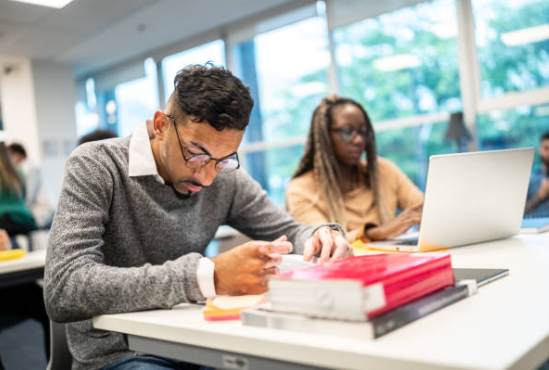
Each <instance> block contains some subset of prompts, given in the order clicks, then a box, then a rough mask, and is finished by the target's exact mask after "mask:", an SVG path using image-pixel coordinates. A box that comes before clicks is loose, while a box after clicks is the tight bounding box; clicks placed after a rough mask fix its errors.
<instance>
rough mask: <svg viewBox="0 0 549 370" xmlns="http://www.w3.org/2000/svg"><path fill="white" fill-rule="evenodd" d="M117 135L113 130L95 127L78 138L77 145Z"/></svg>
mask: <svg viewBox="0 0 549 370" xmlns="http://www.w3.org/2000/svg"><path fill="white" fill-rule="evenodd" d="M115 137H118V135H116V134H115V133H114V132H112V131H111V130H101V129H97V130H95V131H92V132H90V133H89V134H87V135H84V136H82V137H81V138H80V139H79V140H78V145H82V144H84V143H89V142H91V141H99V140H105V139H112V138H115Z"/></svg>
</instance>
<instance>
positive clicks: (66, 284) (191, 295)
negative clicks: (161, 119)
mask: <svg viewBox="0 0 549 370" xmlns="http://www.w3.org/2000/svg"><path fill="white" fill-rule="evenodd" d="M88 154H89V153H88V152H86V151H85V150H84V151H83V150H81V149H80V148H77V150H75V153H73V155H72V156H71V157H70V158H69V160H68V162H67V165H66V172H65V179H64V183H63V187H62V190H61V196H60V199H59V204H58V209H57V212H56V215H55V219H54V221H53V225H52V228H51V232H50V238H49V245H48V251H47V258H46V267H45V277H44V300H45V304H46V309H47V311H48V315H49V317H50V318H51V319H52V320H54V321H58V322H71V321H79V320H84V319H88V318H91V317H93V316H96V315H100V314H110V313H120V312H131V311H137V310H145V309H152V308H169V307H171V306H173V305H175V304H177V303H180V302H185V301H196V300H200V299H203V298H204V297H203V296H202V294H201V293H200V289H199V287H198V283H197V278H196V269H197V264H198V260H199V258H200V257H201V256H200V254H198V253H190V254H187V255H184V256H182V257H180V258H178V259H176V260H174V261H168V262H165V263H164V264H162V265H151V264H145V265H143V266H139V267H117V266H109V265H107V264H106V263H105V260H104V254H103V248H107V247H108V248H116V246H107V245H105V242H104V239H103V235H104V233H105V225H106V223H107V221H108V220H109V208H110V204H111V199H112V195H113V185H114V184H113V182H114V180H113V176H111V173H110V172H109V168H108V164H104V163H101V162H100V161H99V160H98V159H96V158H95V156H92V155H88Z"/></svg>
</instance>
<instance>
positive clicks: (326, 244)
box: [318, 227, 334, 262]
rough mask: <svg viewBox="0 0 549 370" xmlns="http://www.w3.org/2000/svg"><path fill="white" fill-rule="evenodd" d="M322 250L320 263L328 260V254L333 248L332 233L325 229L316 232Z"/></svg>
mask: <svg viewBox="0 0 549 370" xmlns="http://www.w3.org/2000/svg"><path fill="white" fill-rule="evenodd" d="M318 235H319V237H320V242H321V245H322V250H321V252H320V262H327V261H328V260H329V259H330V254H331V253H332V249H333V248H334V239H333V238H332V233H331V232H330V231H329V230H328V229H327V228H325V227H321V228H320V229H319V230H318Z"/></svg>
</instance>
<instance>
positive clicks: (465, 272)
mask: <svg viewBox="0 0 549 370" xmlns="http://www.w3.org/2000/svg"><path fill="white" fill-rule="evenodd" d="M507 275H509V270H508V269H468V268H455V269H454V277H455V278H456V282H458V281H459V280H468V279H475V280H476V281H477V286H479V287H480V286H483V285H484V284H488V283H490V282H492V281H494V280H497V279H499V278H501V277H504V276H507Z"/></svg>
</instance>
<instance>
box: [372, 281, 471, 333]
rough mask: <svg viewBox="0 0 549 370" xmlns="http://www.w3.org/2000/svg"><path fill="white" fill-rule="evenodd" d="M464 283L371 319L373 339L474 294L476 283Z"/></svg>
mask: <svg viewBox="0 0 549 370" xmlns="http://www.w3.org/2000/svg"><path fill="white" fill-rule="evenodd" d="M464 282H465V283H463V284H462V285H455V286H450V287H447V288H444V289H442V290H440V291H438V292H435V293H432V294H429V295H428V296H425V297H422V298H419V299H417V300H415V301H412V302H410V303H408V304H405V305H403V306H400V307H398V308H395V309H393V310H392V311H389V312H387V313H385V314H383V315H381V316H377V317H375V318H373V319H371V323H372V325H373V329H374V338H379V337H381V336H383V335H385V334H387V333H390V332H392V331H393V330H396V329H398V328H400V327H402V326H404V325H406V324H409V323H411V322H412V321H415V320H417V319H419V318H421V317H423V316H427V315H429V314H430V313H433V312H435V311H438V310H440V309H441V308H444V307H446V306H449V305H451V304H452V303H455V302H457V301H460V300H462V299H464V298H467V297H468V296H470V295H472V294H474V293H475V292H476V281H474V280H467V281H464ZM473 285H474V286H473Z"/></svg>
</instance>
